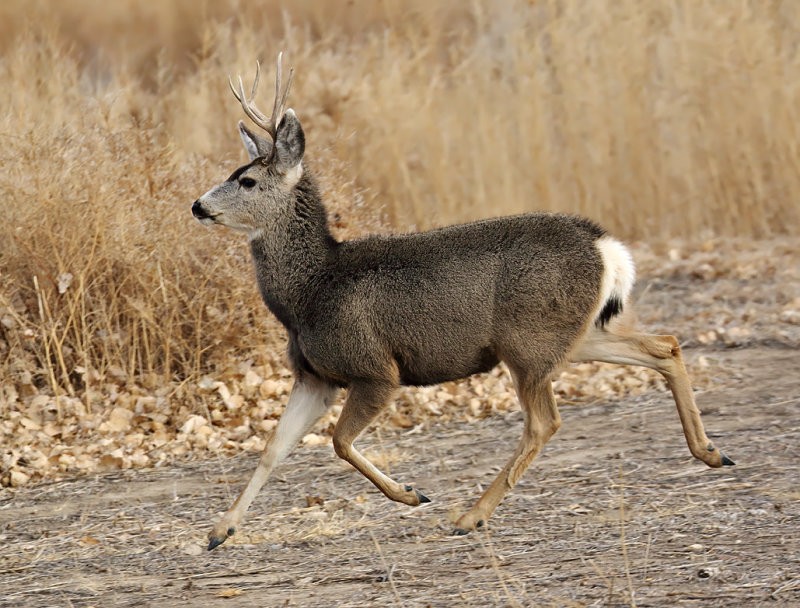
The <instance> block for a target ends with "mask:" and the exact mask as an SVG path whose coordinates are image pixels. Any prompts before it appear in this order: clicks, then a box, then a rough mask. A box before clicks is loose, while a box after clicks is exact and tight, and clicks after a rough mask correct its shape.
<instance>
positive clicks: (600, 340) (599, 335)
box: [569, 329, 734, 467]
mask: <svg viewBox="0 0 800 608" xmlns="http://www.w3.org/2000/svg"><path fill="white" fill-rule="evenodd" d="M569 359H570V361H573V362H579V361H606V362H608V363H619V364H622V365H641V366H644V367H649V368H650V369H654V370H656V371H657V372H659V373H660V374H661V375H662V376H664V379H665V380H666V381H667V385H668V386H669V388H670V390H671V391H672V396H673V397H674V399H675V405H676V406H677V408H678V416H679V417H680V420H681V425H682V426H683V434H684V435H685V436H686V443H687V444H688V445H689V450H690V451H691V453H692V455H693V456H694V457H695V458H697V459H699V460H702V461H703V462H705V463H706V464H707V465H708V466H710V467H721V466H723V465H725V466H730V465H733V464H734V462H733V461H732V460H731V459H730V458H728V457H727V456H725V454H723V453H722V452H721V451H720V450H719V449H718V448H717V447H716V446H715V445H714V443H713V442H712V441H711V440H710V439H709V438H708V437H707V436H706V432H705V429H704V428H703V422H702V421H701V420H700V411H699V410H698V409H697V405H695V402H694V394H693V392H692V385H691V383H690V382H689V375H688V374H687V373H686V366H685V365H684V364H683V357H682V356H681V348H680V346H679V345H678V340H677V339H676V338H675V337H674V336H655V335H648V334H637V333H634V334H630V335H623V334H617V333H614V332H613V331H609V330H601V329H593V330H592V331H591V332H590V333H589V334H588V335H587V336H586V337H585V338H584V340H583V341H582V342H581V343H580V344H579V345H578V348H577V349H576V350H575V351H573V352H572V353H571V354H570V356H569Z"/></svg>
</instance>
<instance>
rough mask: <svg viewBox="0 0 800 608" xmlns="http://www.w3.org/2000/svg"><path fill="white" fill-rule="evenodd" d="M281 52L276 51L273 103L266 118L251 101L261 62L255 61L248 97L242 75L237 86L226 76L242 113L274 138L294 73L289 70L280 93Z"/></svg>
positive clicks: (253, 96) (254, 92)
mask: <svg viewBox="0 0 800 608" xmlns="http://www.w3.org/2000/svg"><path fill="white" fill-rule="evenodd" d="M282 56H283V53H282V52H281V53H278V61H277V69H276V75H275V103H274V105H273V107H272V116H271V117H269V118H267V117H266V116H264V114H262V113H261V111H260V110H259V109H258V108H257V107H256V105H255V104H254V103H253V99H255V96H256V90H257V89H258V81H259V77H260V75H261V64H260V63H259V62H258V61H256V77H255V80H254V81H253V90H252V93H251V94H250V99H247V97H246V96H245V93H244V83H243V82H242V77H241V76H239V88H238V90H237V88H236V87H235V86H234V85H233V81H232V80H231V78H230V77H228V84H229V85H230V87H231V91H232V92H233V95H234V97H236V99H237V100H238V101H239V103H241V104H242V109H243V110H244V113H245V114H247V116H248V117H249V118H250V120H252V121H253V122H254V123H255V124H256V125H258V126H259V127H261V128H262V129H264V130H265V131H266V132H267V133H269V134H270V136H271V137H272V139H273V140H274V139H275V137H276V136H277V132H278V125H279V124H280V122H281V119H282V118H283V113H284V110H285V106H286V98H287V97H288V95H289V89H290V87H291V85H292V76H293V75H294V69H293V68H292V69H290V70H289V80H288V81H287V83H286V87H285V88H284V90H283V94H281V72H282V70H281V58H282Z"/></svg>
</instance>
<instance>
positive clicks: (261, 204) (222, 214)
mask: <svg viewBox="0 0 800 608" xmlns="http://www.w3.org/2000/svg"><path fill="white" fill-rule="evenodd" d="M239 134H240V135H241V137H242V142H243V143H244V147H245V149H246V150H247V153H248V154H249V156H250V161H251V162H250V163H249V164H247V165H244V166H243V167H240V168H239V169H237V170H236V171H234V173H233V175H231V176H230V177H229V178H228V179H227V180H226V181H224V182H222V183H221V184H219V185H218V186H215V187H214V188H212V189H211V190H209V191H208V192H206V193H205V194H204V195H203V196H201V197H200V198H199V199H197V200H196V201H195V202H194V204H193V205H192V214H193V215H194V216H195V217H196V218H197V219H198V220H200V221H201V222H202V223H203V224H222V225H223V226H228V227H229V228H233V229H235V230H241V231H242V232H247V233H250V234H253V233H255V232H256V231H258V230H259V229H260V228H263V227H264V226H265V225H266V224H268V223H269V222H270V220H271V218H274V217H276V215H277V214H279V213H280V210H281V209H282V208H285V207H286V205H288V204H289V203H290V201H291V195H292V190H293V189H294V187H295V186H296V185H297V182H299V181H300V178H301V177H302V176H303V164H302V160H303V152H304V150H305V136H304V134H303V128H302V127H301V126H300V121H299V120H298V119H297V116H296V115H295V113H294V111H292V110H291V109H289V110H287V111H286V114H285V115H284V117H283V119H282V120H281V123H280V125H278V127H277V133H276V137H275V143H274V144H273V142H272V141H270V140H268V139H266V138H264V137H260V136H258V135H256V134H255V133H253V132H252V131H250V130H249V129H248V128H247V127H246V126H245V125H244V123H243V122H241V121H240V122H239Z"/></svg>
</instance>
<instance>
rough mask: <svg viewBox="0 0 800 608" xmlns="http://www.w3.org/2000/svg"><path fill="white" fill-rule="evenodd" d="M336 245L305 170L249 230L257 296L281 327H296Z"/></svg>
mask: <svg viewBox="0 0 800 608" xmlns="http://www.w3.org/2000/svg"><path fill="white" fill-rule="evenodd" d="M337 245H338V243H337V242H336V240H335V239H334V238H333V236H332V235H331V233H330V230H329V228H328V220H327V215H326V212H325V207H324V206H323V204H322V200H321V197H320V195H319V191H318V189H317V185H316V183H315V181H314V180H313V178H312V177H311V176H309V175H307V174H305V175H304V176H303V177H302V178H301V180H300V182H299V183H298V184H297V185H296V186H295V188H294V189H293V191H292V195H291V198H290V200H289V201H288V204H287V205H282V206H281V211H280V212H279V213H278V214H276V215H275V216H273V217H271V218H270V220H269V222H268V223H267V224H265V226H264V227H263V228H261V229H260V230H258V231H256V232H255V233H253V234H251V237H250V250H251V252H252V254H253V261H254V263H255V270H256V279H257V281H258V287H259V290H260V292H261V297H262V298H263V300H264V302H265V303H266V305H267V306H268V307H269V309H270V310H271V311H272V313H273V314H274V315H275V316H276V317H277V318H278V320H279V321H280V322H281V323H283V324H284V325H285V326H286V327H287V328H289V329H297V328H298V325H299V324H300V323H301V320H302V317H303V310H304V309H305V308H306V307H308V306H309V305H312V304H313V301H315V300H316V294H317V291H318V285H319V284H320V281H321V280H322V279H323V278H324V276H325V275H326V269H327V268H328V266H329V264H330V262H331V258H332V255H333V253H334V250H335V248H336V246H337Z"/></svg>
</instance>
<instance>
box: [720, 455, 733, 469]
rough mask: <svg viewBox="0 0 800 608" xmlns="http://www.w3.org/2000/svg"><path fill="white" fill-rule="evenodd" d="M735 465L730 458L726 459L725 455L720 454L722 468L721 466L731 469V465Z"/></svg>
mask: <svg viewBox="0 0 800 608" xmlns="http://www.w3.org/2000/svg"><path fill="white" fill-rule="evenodd" d="M735 464H736V463H735V462H733V460H731V459H730V458H728V457H727V456H725V454H722V466H723V467H732V466H733V465H735Z"/></svg>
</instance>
